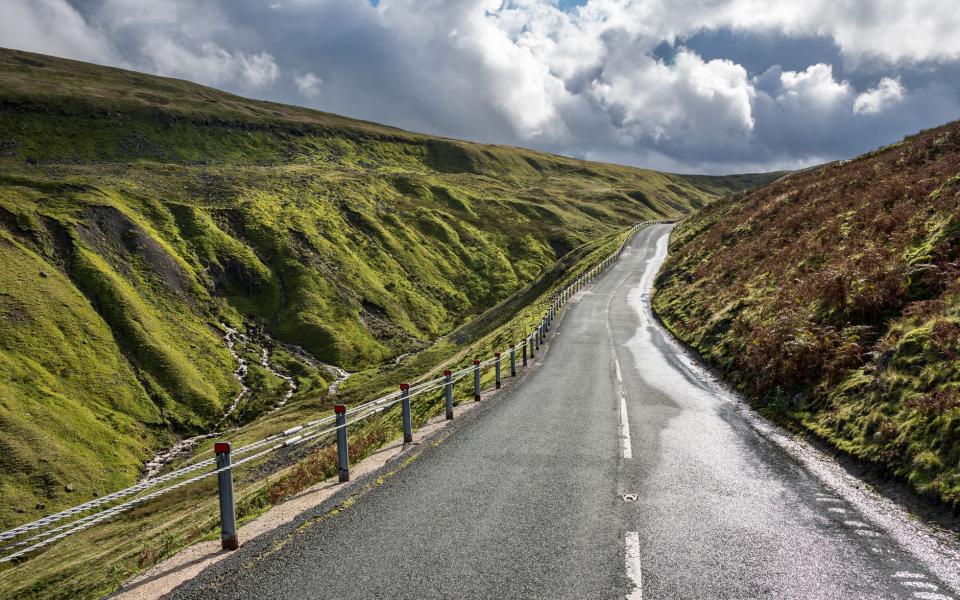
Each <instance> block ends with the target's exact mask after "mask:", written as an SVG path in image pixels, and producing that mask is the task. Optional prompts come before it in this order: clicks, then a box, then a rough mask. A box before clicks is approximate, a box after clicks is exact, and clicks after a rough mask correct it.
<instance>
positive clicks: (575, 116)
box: [0, 0, 960, 173]
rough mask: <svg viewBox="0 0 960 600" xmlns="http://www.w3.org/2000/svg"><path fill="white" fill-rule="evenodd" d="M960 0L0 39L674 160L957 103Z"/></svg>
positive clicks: (176, 6) (800, 145) (611, 2)
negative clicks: (958, 0) (959, 3)
mask: <svg viewBox="0 0 960 600" xmlns="http://www.w3.org/2000/svg"><path fill="white" fill-rule="evenodd" d="M957 32H960V7H958V6H957V4H956V0H910V1H904V0H803V1H802V2H801V1H798V0H509V1H502V0H379V1H371V0H3V18H2V19H0V46H3V47H8V48H17V49H21V50H29V51H33V52H40V53H44V54H52V55H56V56H62V57H67V58H75V59H78V60H85V61H90V62H95V63H98V64H106V65H113V66H118V67H124V68H129V69H134V70H138V71H145V72H148V73H154V74H158V75H166V76H171V77H177V78H182V79H188V80H191V81H196V82H198V83H203V84H207V85H211V86H214V87H217V88H221V89H224V90H227V91H231V92H235V93H238V94H242V95H245V96H251V97H255V98H261V99H269V100H275V101H279V102H286V103H290V104H298V105H302V106H308V107H311V108H317V109H320V110H324V111H329V112H333V113H338V114H343V115H347V116H351V117H356V118H361V119H367V120H371V121H376V122H380V123H385V124H389V125H395V126H398V127H403V128H405V129H410V130H414V131H420V132H424V133H432V134H438V135H444V136H448V137H456V138H464V139H470V140H476V141H481V142H491V143H501V144H511V145H519V146H526V147H531V148H537V149H540V150H545V151H548V152H555V153H559V154H565V155H568V156H574V157H577V158H585V159H590V160H600V161H607V162H616V163H622V164H629V165H636V166H645V167H650V168H656V169H664V170H669V171H675V172H698V173H734V172H748V171H765V170H776V169H790V168H800V167H805V166H809V165H812V164H817V163H821V162H825V161H829V160H835V159H838V158H849V157H852V156H855V155H857V154H860V153H862V152H865V151H868V150H870V149H872V148H875V147H878V146H882V145H885V144H889V143H892V142H895V141H898V140H899V139H901V138H902V137H903V136H905V135H908V134H911V133H915V132H916V131H919V130H920V129H924V128H929V127H934V126H937V125H941V124H943V123H946V122H948V121H952V120H956V119H958V118H960V34H958V33H957Z"/></svg>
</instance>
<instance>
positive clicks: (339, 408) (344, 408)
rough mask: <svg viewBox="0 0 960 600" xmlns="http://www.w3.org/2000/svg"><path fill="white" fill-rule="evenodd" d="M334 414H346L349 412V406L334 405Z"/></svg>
mask: <svg viewBox="0 0 960 600" xmlns="http://www.w3.org/2000/svg"><path fill="white" fill-rule="evenodd" d="M333 412H335V413H337V414H340V413H345V412H347V405H346V404H334V405H333Z"/></svg>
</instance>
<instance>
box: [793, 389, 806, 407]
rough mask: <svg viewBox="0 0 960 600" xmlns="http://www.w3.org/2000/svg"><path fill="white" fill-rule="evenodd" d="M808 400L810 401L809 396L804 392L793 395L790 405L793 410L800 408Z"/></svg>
mask: <svg viewBox="0 0 960 600" xmlns="http://www.w3.org/2000/svg"><path fill="white" fill-rule="evenodd" d="M808 400H810V396H809V395H807V393H806V392H800V393H799V394H795V395H794V396H793V398H790V405H791V406H793V407H794V408H801V407H802V406H803V405H805V404H806V403H807V401H808Z"/></svg>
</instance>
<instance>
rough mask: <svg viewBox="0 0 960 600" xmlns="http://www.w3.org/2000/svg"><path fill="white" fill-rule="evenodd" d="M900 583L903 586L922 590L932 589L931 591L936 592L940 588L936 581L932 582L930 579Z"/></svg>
mask: <svg viewBox="0 0 960 600" xmlns="http://www.w3.org/2000/svg"><path fill="white" fill-rule="evenodd" d="M900 585H902V586H904V587H912V588H917V589H920V590H930V591H933V592H935V591H937V590H938V589H940V588H939V587H938V586H937V584H935V583H930V582H929V581H901V582H900Z"/></svg>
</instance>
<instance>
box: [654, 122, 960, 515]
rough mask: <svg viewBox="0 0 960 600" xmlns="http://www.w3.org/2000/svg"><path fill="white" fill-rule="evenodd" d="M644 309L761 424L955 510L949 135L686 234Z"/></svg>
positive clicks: (779, 191)
mask: <svg viewBox="0 0 960 600" xmlns="http://www.w3.org/2000/svg"><path fill="white" fill-rule="evenodd" d="M671 244H672V251H673V252H672V256H671V257H670V258H669V259H668V260H667V262H666V264H665V266H664V269H663V271H662V273H661V275H660V277H659V279H658V282H657V293H656V295H655V298H654V309H655V310H656V312H657V314H658V315H660V317H661V318H662V319H663V320H664V322H665V323H666V324H667V325H668V326H669V327H670V329H671V330H672V331H673V332H674V333H675V334H676V335H677V336H678V337H679V338H680V339H682V340H683V341H685V342H687V343H689V344H690V345H692V346H693V348H695V349H696V350H698V351H699V352H700V354H701V355H703V356H704V357H705V358H706V359H707V360H708V361H710V362H712V363H713V364H714V365H717V366H718V367H720V368H721V369H722V370H723V371H724V372H725V373H726V374H727V375H728V376H729V377H730V378H731V379H732V381H733V382H734V383H736V384H737V385H738V386H739V387H740V389H742V390H743V391H745V392H746V393H748V394H749V395H750V396H751V397H752V398H754V399H755V400H756V401H757V402H758V404H759V405H760V406H761V407H763V408H764V410H765V411H766V412H767V413H768V414H770V415H773V416H775V417H778V418H781V419H782V420H785V421H786V422H788V423H792V424H794V425H796V426H799V427H801V428H803V429H805V430H807V431H810V432H813V433H814V434H816V435H818V436H820V437H821V438H822V439H825V440H827V441H829V442H830V443H831V444H833V445H834V446H835V447H836V448H838V449H840V450H842V451H844V452H847V453H849V454H851V455H853V456H856V457H858V458H860V459H863V460H864V461H867V462H868V463H869V464H871V465H875V466H876V467H878V468H879V469H881V470H882V471H884V472H886V473H889V474H893V475H895V476H898V477H900V478H902V479H904V480H906V481H908V482H909V483H910V484H911V485H912V486H913V487H914V488H915V489H916V490H918V491H919V492H921V493H924V494H929V495H931V496H934V497H937V498H939V499H941V500H943V501H945V502H947V503H950V504H953V505H954V506H957V505H960V281H958V278H960V123H956V122H955V123H951V124H948V125H945V126H943V127H940V128H938V129H933V130H930V131H925V132H922V133H920V134H919V135H916V136H913V137H910V138H907V139H905V140H903V141H902V142H900V143H898V144H894V145H892V146H889V147H886V148H883V149H880V150H877V151H875V152H871V153H869V154H866V155H864V156H861V157H859V158H857V159H855V160H851V161H844V162H840V163H834V164H830V165H827V166H824V167H821V168H817V169H813V170H808V171H804V172H800V173H795V174H793V175H790V176H789V177H786V178H784V179H782V180H780V181H778V182H776V183H774V184H772V185H770V186H768V187H765V188H763V189H761V190H760V191H757V192H754V193H752V194H750V195H746V196H743V195H741V196H739V197H735V198H731V199H728V200H724V201H721V202H718V203H716V204H714V205H712V206H710V207H709V208H707V209H706V210H705V211H703V212H702V213H700V214H698V215H697V216H695V217H694V218H692V219H690V220H689V221H687V222H685V223H684V224H682V225H681V226H680V227H678V228H677V230H676V231H675V232H674V235H673V237H672V240H671Z"/></svg>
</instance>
